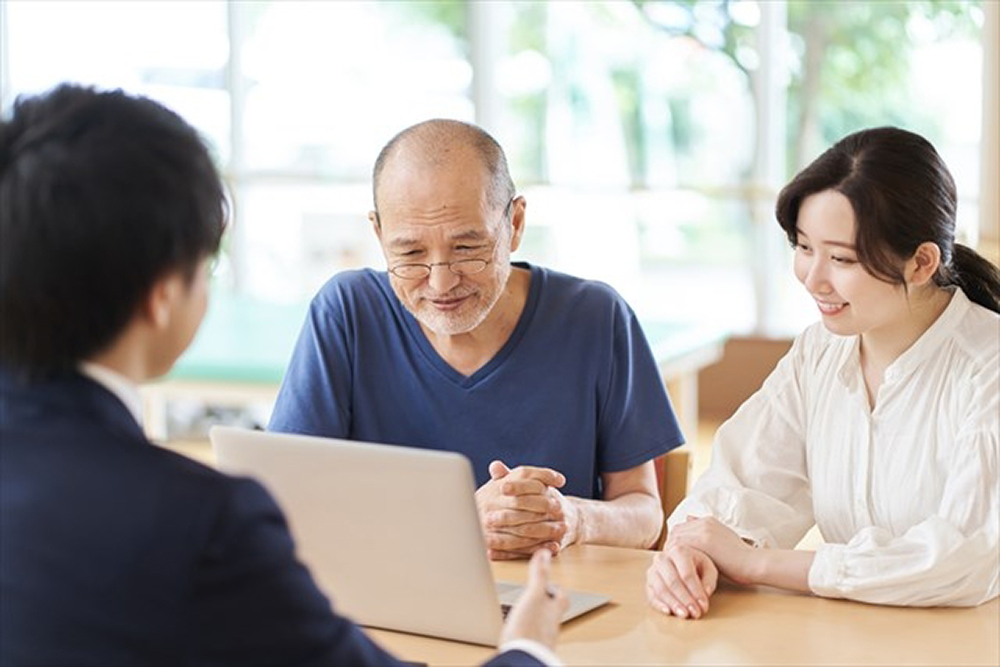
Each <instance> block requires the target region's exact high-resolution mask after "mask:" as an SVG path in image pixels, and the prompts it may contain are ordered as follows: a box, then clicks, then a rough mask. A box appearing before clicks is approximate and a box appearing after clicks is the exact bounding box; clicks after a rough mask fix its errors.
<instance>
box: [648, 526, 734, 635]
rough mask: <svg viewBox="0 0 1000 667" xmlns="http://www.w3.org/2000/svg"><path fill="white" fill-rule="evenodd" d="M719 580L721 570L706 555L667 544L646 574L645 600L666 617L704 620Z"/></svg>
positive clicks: (686, 547) (687, 547)
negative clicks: (709, 601)
mask: <svg viewBox="0 0 1000 667" xmlns="http://www.w3.org/2000/svg"><path fill="white" fill-rule="evenodd" d="M671 532H672V531H671ZM718 581H719V571H718V569H717V568H716V567H715V563H713V562H712V559H711V558H709V557H708V556H707V555H706V554H704V553H703V552H701V551H698V550H697V549H692V548H691V547H689V546H685V545H680V544H674V543H671V542H668V543H667V545H666V546H665V547H664V548H663V551H661V552H660V553H658V554H656V557H655V558H654V559H653V564H652V565H650V566H649V569H648V570H647V571H646V598H647V599H648V600H649V603H650V604H651V605H653V607H655V608H656V609H659V610H660V611H662V612H663V613H664V614H673V615H674V616H677V617H679V618H701V617H702V615H703V614H705V613H707V612H708V599H709V598H710V597H712V593H714V592H715V587H716V584H718Z"/></svg>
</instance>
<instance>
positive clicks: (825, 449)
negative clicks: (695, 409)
mask: <svg viewBox="0 0 1000 667" xmlns="http://www.w3.org/2000/svg"><path fill="white" fill-rule="evenodd" d="M955 209H956V193H955V184H954V181H953V180H952V177H951V175H950V174H949V172H948V169H947V168H946V167H945V165H944V163H943V162H942V160H941V158H940V156H939V155H938V154H937V152H936V151H935V150H934V148H933V146H931V145H930V143H928V142H927V141H926V140H925V139H923V138H922V137H920V136H918V135H915V134H913V133H911V132H906V131H904V130H900V129H896V128H878V129H871V130H865V131H862V132H858V133H856V134H852V135H850V136H848V137H845V138H844V139H842V140H841V141H839V142H838V143H837V144H836V145H834V146H833V147H832V148H830V149H829V150H828V151H826V152H825V153H824V154H823V155H821V156H820V157H819V158H818V159H817V160H816V161H815V162H813V163H812V164H811V165H809V166H808V167H807V168H806V169H805V170H803V171H802V172H801V173H800V174H798V175H797V176H796V177H795V178H794V179H793V180H792V181H791V183H789V184H788V185H787V186H786V187H785V188H784V190H782V192H781V194H780V196H779V198H778V204H777V218H778V222H779V223H780V224H781V227H782V229H783V230H784V231H785V234H786V235H787V236H788V240H789V241H790V242H791V244H792V246H793V248H794V252H795V261H794V266H795V275H796V277H797V278H798V279H799V281H801V282H802V284H803V286H804V287H805V288H806V290H807V291H808V292H809V294H810V295H811V296H812V297H813V298H814V299H815V301H816V305H817V307H818V308H819V314H820V316H821V318H822V323H816V324H814V325H813V326H811V327H810V328H808V329H807V330H806V331H805V332H804V333H803V334H801V335H800V336H799V337H798V338H797V339H796V340H795V342H794V344H793V345H792V349H791V350H790V351H789V353H788V354H787V355H786V356H785V357H784V358H783V359H782V360H781V361H780V362H779V363H778V365H777V367H776V368H775V370H774V372H772V373H771V375H770V377H768V378H767V380H766V381H765V382H764V384H763V386H762V387H761V389H760V390H759V391H758V392H757V393H756V394H754V395H753V396H752V397H750V398H749V399H748V400H747V401H746V403H744V404H743V405H742V406H741V407H740V409H739V410H738V411H737V412H736V414H735V415H733V417H732V418H731V419H730V420H729V421H727V422H726V423H725V424H723V425H722V427H721V428H720V429H719V432H718V434H717V436H716V440H715V444H714V449H713V456H712V463H711V466H710V468H709V470H708V471H707V472H706V473H705V475H704V476H703V477H701V478H700V479H699V480H698V481H697V482H696V484H695V485H694V487H693V488H692V490H691V493H690V494H689V496H688V497H687V499H685V500H684V501H683V502H682V503H681V505H680V506H678V508H677V510H676V511H675V512H674V513H673V514H672V515H671V517H670V518H669V520H668V522H667V523H668V527H669V538H668V540H667V542H666V544H665V546H664V549H663V551H662V552H661V553H659V554H657V557H656V559H655V561H654V563H653V565H652V566H651V567H650V568H649V571H648V573H647V587H646V590H647V596H648V598H649V601H650V603H651V604H652V605H653V606H654V607H655V608H657V609H659V610H660V611H662V612H664V613H667V614H673V615H676V616H680V617H682V618H699V617H701V616H702V615H703V614H704V613H706V612H707V611H708V608H709V603H708V600H709V597H710V596H711V595H712V593H713V591H714V589H715V585H716V581H717V578H718V575H719V574H722V575H724V576H726V577H728V578H729V579H731V580H733V581H735V582H737V583H743V584H766V585H771V586H777V587H781V588H786V589H791V590H797V591H804V592H812V593H814V594H816V595H821V596H825V597H837V598H849V599H853V600H861V601H865V602H870V603H876V604H892V605H914V606H917V605H926V606H929V605H976V604H979V603H982V602H984V601H986V600H989V599H991V598H994V597H996V596H997V594H998V590H997V589H998V584H997V581H998V568H1000V552H998V547H997V532H998V526H1000V516H998V506H1000V499H998V497H997V496H998V485H997V482H998V479H997V464H998V461H997V459H998V430H1000V427H998V422H1000V384H998V376H1000V316H998V314H997V312H998V310H1000V273H998V270H997V268H996V267H995V266H993V265H992V264H990V263H989V262H988V261H986V260H985V259H983V258H982V257H980V256H979V255H977V254H976V253H975V252H974V251H972V250H970V249H969V248H967V247H965V246H962V245H960V244H957V243H955V241H954V238H955ZM814 524H815V525H817V526H818V527H819V530H820V532H821V533H822V536H823V538H824V540H825V543H824V544H822V545H821V546H819V547H818V548H817V549H816V551H804V550H796V549H795V548H794V547H795V546H796V544H798V542H799V540H800V539H801V538H802V536H803V535H804V534H805V533H806V531H807V530H809V528H811V527H812V526H813V525H814Z"/></svg>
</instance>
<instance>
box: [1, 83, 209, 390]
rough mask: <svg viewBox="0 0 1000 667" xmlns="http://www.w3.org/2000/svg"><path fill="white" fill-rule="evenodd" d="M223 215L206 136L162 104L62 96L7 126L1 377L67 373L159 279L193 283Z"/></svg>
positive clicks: (28, 100) (96, 95)
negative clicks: (175, 275)
mask: <svg viewBox="0 0 1000 667" xmlns="http://www.w3.org/2000/svg"><path fill="white" fill-rule="evenodd" d="M226 215H227V206H226V200H225V194H224V189H223V186H222V182H221V180H220V178H219V174H218V172H217V171H216V168H215V166H214V164H213V162H212V159H211V157H210V155H209V152H208V150H207V148H206V146H205V144H204V143H203V142H202V140H201V138H200V137H199V135H198V133H197V132H196V131H195V130H194V129H193V128H192V127H191V126H190V125H188V124H187V123H186V122H185V121H184V120H182V119H181V118H180V117H179V116H178V115H177V114H175V113H173V112H172V111H170V110H168V109H166V108H165V107H163V106H161V105H160V104H158V103H156V102H154V101H152V100H150V99H147V98H144V97H134V96H130V95H127V94H126V93H124V92H122V91H120V90H116V91H109V92H99V91H97V90H95V89H94V88H86V87H80V86H76V85H61V86H58V87H57V88H54V89H53V90H51V91H49V92H47V93H44V94H41V95H38V96H33V97H24V96H22V97H19V98H18V99H17V100H16V101H15V103H14V105H13V109H12V113H11V114H10V116H9V118H5V119H4V120H2V121H0V366H3V367H4V368H6V369H9V370H11V371H14V372H16V373H17V374H19V375H22V376H25V377H38V376H45V375H50V374H53V373H56V372H61V371H65V370H69V369H71V368H73V367H74V366H76V365H77V364H78V363H79V362H80V361H83V360H85V359H87V358H89V357H91V356H92V355H94V354H96V353H98V352H100V351H102V350H103V349H105V348H106V347H107V346H108V345H109V344H111V343H112V342H113V340H114V338H115V337H116V336H117V335H118V334H120V333H121V331H122V330H123V329H124V327H125V326H126V325H127V323H128V321H129V320H130V318H131V317H132V316H133V315H134V314H135V312H136V309H137V308H138V307H139V306H140V304H141V303H142V301H143V300H144V299H145V298H146V297H147V296H148V295H149V292H150V290H151V289H152V287H153V284H154V283H155V281H156V280H158V279H160V278H162V277H163V276H165V275H167V274H169V273H170V272H174V271H180V272H182V274H183V275H184V276H185V277H186V278H187V279H188V280H191V279H193V277H194V275H195V272H196V270H197V269H198V267H199V265H200V264H201V262H203V261H204V260H205V259H206V258H208V257H209V256H211V255H213V254H215V253H216V252H218V249H219V245H220V242H221V238H222V233H223V231H224V228H225V224H226Z"/></svg>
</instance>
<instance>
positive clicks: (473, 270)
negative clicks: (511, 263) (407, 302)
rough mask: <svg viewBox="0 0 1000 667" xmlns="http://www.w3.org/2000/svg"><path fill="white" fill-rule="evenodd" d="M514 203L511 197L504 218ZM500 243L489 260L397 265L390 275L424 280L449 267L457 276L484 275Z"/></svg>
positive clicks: (504, 209) (495, 245)
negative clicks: (434, 271)
mask: <svg viewBox="0 0 1000 667" xmlns="http://www.w3.org/2000/svg"><path fill="white" fill-rule="evenodd" d="M513 202H514V197H511V198H510V201H508V202H507V205H506V206H504V207H503V218H506V217H507V212H508V211H509V210H510V205H511V204H512V203H513ZM501 219H502V218H501ZM498 242H499V239H498V240H497V242H494V243H493V247H492V248H490V258H489V259H481V258H480V259H457V260H455V261H453V262H434V263H432V264H420V263H410V264H397V265H396V266H390V267H389V273H391V274H392V275H394V276H396V277H397V278H402V279H403V280H423V279H424V278H426V277H427V276H429V275H431V271H432V270H433V269H434V267H435V266H447V267H448V270H449V271H451V272H452V273H454V274H455V275H456V276H474V275H476V274H477V273H482V272H483V271H484V270H485V269H486V267H487V266H489V264H490V263H491V262H492V261H493V252H494V251H495V250H496V248H497V243H498Z"/></svg>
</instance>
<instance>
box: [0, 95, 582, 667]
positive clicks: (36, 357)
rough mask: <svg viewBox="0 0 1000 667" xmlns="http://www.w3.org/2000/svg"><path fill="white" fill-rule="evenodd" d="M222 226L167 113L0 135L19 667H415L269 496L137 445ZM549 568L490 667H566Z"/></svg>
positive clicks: (533, 585) (11, 654)
mask: <svg viewBox="0 0 1000 667" xmlns="http://www.w3.org/2000/svg"><path fill="white" fill-rule="evenodd" d="M225 219H226V211H225V199H224V195H223V189H222V185H221V183H220V179H219V176H218V174H217V172H216V170H215V168H214V166H213V164H212V161H211V159H210V157H209V154H208V152H207V151H206V149H205V147H204V145H203V143H202V142H201V140H200V138H199V137H198V135H197V133H196V132H195V131H194V130H193V129H192V128H191V127H190V126H189V125H187V124H186V123H185V122H184V121H183V120H182V119H181V118H179V117H178V116H177V115H175V114H174V113H172V112H170V111H168V110H167V109H165V108H163V107H162V106H160V105H159V104H157V103H155V102H153V101H151V100H148V99H144V98H136V97H131V96H128V95H126V94H124V93H122V92H120V91H116V92H97V91H95V90H92V89H87V88H80V87H74V86H61V87H59V88H57V89H55V90H53V91H51V92H49V93H47V94H45V95H42V96H38V97H34V98H27V99H24V98H22V99H20V100H19V101H18V102H17V103H16V104H15V105H14V108H13V112H12V114H11V115H10V117H9V120H5V121H2V122H0V509H2V517H0V519H2V520H0V664H3V665H8V664H17V665H30V664H39V665H68V664H73V665H84V664H94V665H126V664H127V665H152V664H169V665H180V664H239V665H246V664H280V665H294V664H304V663H308V664H344V665H375V664H378V665H385V664H398V663H397V661H396V659H395V658H393V657H392V656H390V655H389V654H388V653H386V652H385V651H383V650H382V649H380V648H379V647H377V646H376V645H375V644H373V643H372V642H371V641H370V640H369V639H368V638H367V637H366V636H365V635H364V634H363V633H362V632H361V631H360V630H359V629H358V627H357V626H355V625H353V624H352V623H351V622H350V621H348V620H346V619H344V618H343V617H341V616H339V615H337V614H336V612H334V611H333V610H332V609H331V606H330V603H329V601H328V600H327V599H326V598H325V597H324V596H323V595H322V593H320V591H319V590H318V589H317V588H316V585H315V583H314V582H313V579H312V577H311V576H310V574H309V572H308V571H307V570H306V569H305V568H304V567H303V566H302V565H301V564H300V563H299V562H298V561H297V560H296V559H295V555H294V547H293V543H292V539H291V537H290V535H289V532H288V528H287V526H286V524H285V520H284V518H283V516H282V513H281V511H280V510H279V509H278V507H277V506H276V505H275V502H274V500H272V498H271V497H270V496H269V495H268V494H267V492H266V491H265V490H264V489H263V488H262V487H261V486H260V485H258V484H257V483H256V482H254V481H251V480H249V479H237V478H231V477H227V476H225V475H223V474H221V473H219V472H217V471H214V470H212V469H210V468H207V467H204V466H202V465H200V464H198V463H195V462H194V461H191V460H189V459H187V458H184V457H182V456H180V455H177V454H174V453H172V452H170V451H167V450H165V449H162V448H160V447H156V446H153V445H151V444H150V443H149V441H148V440H147V439H146V438H145V436H144V435H143V432H142V429H141V427H140V426H139V417H140V410H139V397H138V391H137V385H138V383H140V382H142V381H145V380H148V379H150V378H154V377H157V376H159V375H162V374H163V373H165V372H166V371H167V370H169V369H170V367H171V365H172V364H173V362H174V361H175V360H176V359H177V357H178V356H179V355H180V354H181V352H182V351H183V350H184V348H185V347H187V345H188V344H189V343H190V341H191V339H192V337H193V336H194V333H195V331H196V330H197V328H198V325H199V323H200V322H201V319H202V317H203V315H204V313H205V308H206V303H207V292H208V273H209V268H208V266H209V261H210V259H211V257H212V256H213V255H214V254H215V253H216V252H217V251H218V249H219V244H220V239H221V237H222V233H223V229H224V225H225ZM547 553H548V552H547V551H544V550H542V551H540V552H539V555H538V556H537V557H536V560H535V561H533V562H532V564H531V576H530V581H529V586H528V590H527V592H526V594H525V596H524V598H523V602H522V603H521V604H520V605H519V606H517V607H516V608H515V609H514V610H513V611H512V613H511V616H510V618H509V620H508V622H507V625H506V626H505V628H504V633H503V637H502V640H503V643H502V645H501V652H500V654H499V655H497V656H496V657H495V658H494V659H493V660H492V661H491V662H490V664H497V665H499V664H511V665H513V664H524V665H538V664H543V662H545V661H549V660H552V659H553V656H552V654H551V649H552V647H553V646H554V644H555V640H556V637H557V634H558V624H559V621H558V619H559V616H560V615H561V613H562V611H563V610H564V608H565V606H566V598H565V596H564V595H563V594H562V593H561V592H558V591H555V592H554V593H553V591H552V590H550V589H549V588H548V586H547V583H548V573H549V570H548V568H549V565H548V556H547Z"/></svg>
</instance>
